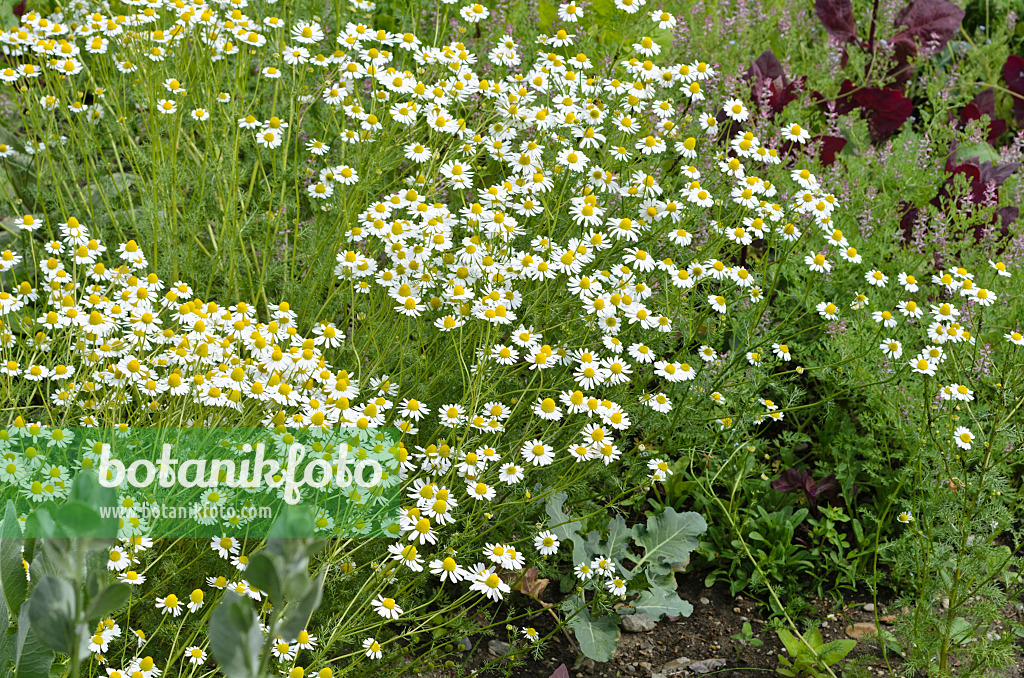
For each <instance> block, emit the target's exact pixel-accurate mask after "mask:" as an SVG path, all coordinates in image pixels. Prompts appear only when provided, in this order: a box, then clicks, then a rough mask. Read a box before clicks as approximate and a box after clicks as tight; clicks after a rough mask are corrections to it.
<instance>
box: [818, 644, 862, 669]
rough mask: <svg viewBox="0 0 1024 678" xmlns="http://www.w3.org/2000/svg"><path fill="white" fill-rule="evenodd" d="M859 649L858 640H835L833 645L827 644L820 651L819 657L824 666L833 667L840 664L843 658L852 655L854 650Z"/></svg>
mask: <svg viewBox="0 0 1024 678" xmlns="http://www.w3.org/2000/svg"><path fill="white" fill-rule="evenodd" d="M855 647H857V641H856V640H850V639H848V638H840V639H839V640H833V641H832V642H831V643H826V644H825V645H823V646H822V647H821V649H819V650H818V657H819V658H820V659H821V661H822V662H823V663H824V664H827V665H828V666H831V665H833V664H837V663H839V662H840V661H841V660H842V659H843V657H845V656H846V655H848V654H850V651H851V650H853V648H855Z"/></svg>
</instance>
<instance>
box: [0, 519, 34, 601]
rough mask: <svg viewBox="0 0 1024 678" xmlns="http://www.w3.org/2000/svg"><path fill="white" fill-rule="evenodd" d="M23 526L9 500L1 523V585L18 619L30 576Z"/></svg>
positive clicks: (5, 597) (26, 593)
mask: <svg viewBox="0 0 1024 678" xmlns="http://www.w3.org/2000/svg"><path fill="white" fill-rule="evenodd" d="M21 544H22V541H21V528H20V527H18V513H17V511H16V510H15V508H14V504H13V503H12V502H10V501H8V502H7V508H6V510H5V511H4V518H3V523H0V585H2V586H3V593H4V600H5V601H6V602H7V606H6V607H7V609H9V610H10V611H11V616H12V617H14V618H15V619H17V617H18V614H19V613H20V612H21V604H22V603H24V602H25V597H26V596H27V595H28V577H27V576H26V574H25V564H24V563H23V562H22V553H21Z"/></svg>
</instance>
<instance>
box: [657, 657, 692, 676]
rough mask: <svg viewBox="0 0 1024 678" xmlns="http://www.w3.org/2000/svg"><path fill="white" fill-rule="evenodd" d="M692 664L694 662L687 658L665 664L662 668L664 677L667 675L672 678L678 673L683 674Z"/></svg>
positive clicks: (678, 658)
mask: <svg viewBox="0 0 1024 678" xmlns="http://www.w3.org/2000/svg"><path fill="white" fill-rule="evenodd" d="M692 663H693V660H692V659H689V658H687V657H676V658H675V659H673V660H672V661H670V662H668V663H667V664H665V665H664V666H662V667H661V672H662V674H663V675H666V676H671V675H673V674H676V673H682V672H683V671H685V670H686V667H687V666H689V665H690V664H692ZM652 678H653V676H652Z"/></svg>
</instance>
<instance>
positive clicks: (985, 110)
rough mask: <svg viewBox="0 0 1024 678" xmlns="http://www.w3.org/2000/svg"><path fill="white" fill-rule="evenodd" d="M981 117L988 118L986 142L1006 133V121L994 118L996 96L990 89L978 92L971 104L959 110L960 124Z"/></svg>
mask: <svg viewBox="0 0 1024 678" xmlns="http://www.w3.org/2000/svg"><path fill="white" fill-rule="evenodd" d="M983 115H987V116H988V118H989V122H988V140H989V141H990V142H992V141H995V140H996V139H998V138H999V135H1001V134H1002V133H1003V132H1005V131H1006V121H1005V120H1000V119H999V118H997V117H996V96H995V90H993V89H992V88H991V87H989V88H988V89H985V90H982V91H981V92H979V93H978V96H976V97H974V100H973V101H971V103H969V104H967V105H966V106H964V107H963V108H962V109H961V110H960V124H961V125H966V124H967V122H968V121H970V120H981V116H983Z"/></svg>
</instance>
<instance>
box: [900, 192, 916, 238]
mask: <svg viewBox="0 0 1024 678" xmlns="http://www.w3.org/2000/svg"><path fill="white" fill-rule="evenodd" d="M900 209H902V210H903V216H902V217H900V230H901V231H903V242H904V243H906V244H908V245H909V244H910V242H911V241H912V240H913V238H914V223H915V222H916V221H917V215H918V212H919V210H918V209H917V208H916V207H910V206H909V203H906V202H901V203H900Z"/></svg>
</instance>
